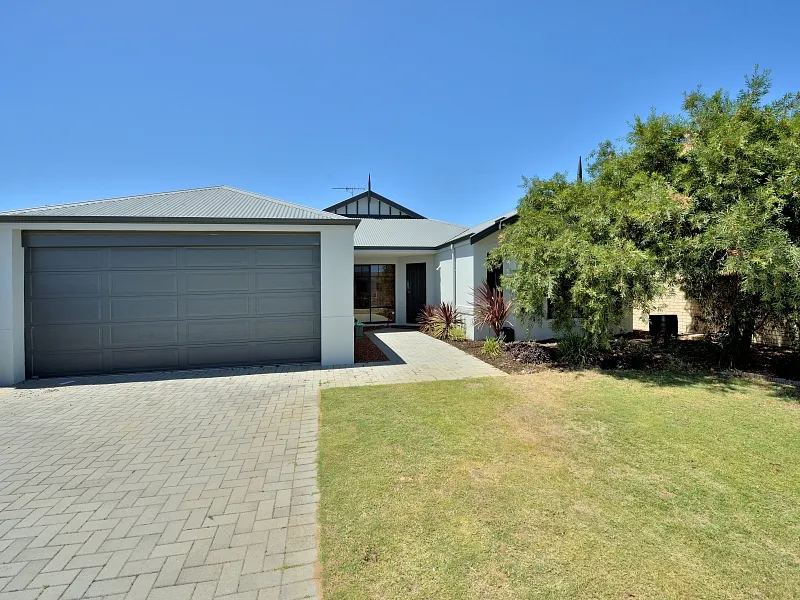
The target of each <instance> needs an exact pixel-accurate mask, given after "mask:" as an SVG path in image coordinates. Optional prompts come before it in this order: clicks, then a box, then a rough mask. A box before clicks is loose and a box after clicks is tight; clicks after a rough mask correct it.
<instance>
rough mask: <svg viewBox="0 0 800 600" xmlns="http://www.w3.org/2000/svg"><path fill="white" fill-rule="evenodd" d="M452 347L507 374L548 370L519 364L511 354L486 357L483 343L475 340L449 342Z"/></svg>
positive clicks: (538, 366) (502, 353) (540, 366)
mask: <svg viewBox="0 0 800 600" xmlns="http://www.w3.org/2000/svg"><path fill="white" fill-rule="evenodd" d="M447 343H448V344H450V345H451V346H455V347H456V348H458V349H459V350H462V351H464V352H466V353H467V354H471V355H472V356H474V357H475V358H479V359H481V360H482V361H483V362H485V363H489V364H490V365H492V366H493V367H497V368H498V369H500V370H501V371H504V372H505V373H512V374H513V373H535V372H537V371H541V370H542V369H545V368H547V366H543V365H529V364H524V363H521V362H517V361H516V360H514V359H513V358H512V357H511V354H510V353H509V352H501V353H500V355H499V356H486V355H485V354H484V353H483V352H482V350H483V342H475V341H473V340H464V341H463V342H452V341H447ZM550 345H554V344H542V346H550Z"/></svg>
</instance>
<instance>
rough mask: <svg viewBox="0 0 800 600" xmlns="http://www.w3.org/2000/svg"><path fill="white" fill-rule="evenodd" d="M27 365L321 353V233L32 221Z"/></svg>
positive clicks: (193, 363) (229, 360)
mask: <svg viewBox="0 0 800 600" xmlns="http://www.w3.org/2000/svg"><path fill="white" fill-rule="evenodd" d="M23 245H24V246H25V338H26V339H25V342H26V348H25V364H26V371H27V376H28V377H32V376H40V377H47V376H57V375H78V374H93V373H120V372H126V371H146V370H168V369H187V368H188V369H191V368H200V367H218V366H245V365H264V364H275V363H289V362H318V361H319V360H320V267H319V264H320V260H319V250H320V247H319V235H318V234H252V235H250V234H241V235H237V234H218V235H210V234H181V233H152V234H132V233H96V234H93V233H63V232H58V233H50V232H27V233H26V234H25V235H24V237H23Z"/></svg>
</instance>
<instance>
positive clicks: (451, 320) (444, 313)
mask: <svg viewBox="0 0 800 600" xmlns="http://www.w3.org/2000/svg"><path fill="white" fill-rule="evenodd" d="M417 321H418V322H419V324H420V331H422V332H423V333H428V334H430V335H432V336H433V337H435V338H438V339H440V340H446V339H449V338H450V334H451V333H452V331H453V330H454V329H457V328H459V327H461V326H462V325H463V324H464V317H463V315H462V314H461V311H459V310H458V309H457V308H456V307H455V306H454V305H453V304H451V303H450V302H442V303H441V304H439V305H437V306H432V305H430V304H428V305H426V306H425V307H424V308H423V309H422V310H421V311H419V316H418V317H417Z"/></svg>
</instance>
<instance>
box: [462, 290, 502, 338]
mask: <svg viewBox="0 0 800 600" xmlns="http://www.w3.org/2000/svg"><path fill="white" fill-rule="evenodd" d="M472 295H473V301H472V314H473V316H474V318H475V325H476V326H482V325H486V326H487V327H489V328H490V329H491V330H492V331H494V335H495V337H500V332H501V330H502V329H503V326H504V325H505V324H506V323H507V322H508V317H509V316H510V315H511V301H510V300H509V301H508V302H506V300H505V298H503V290H501V289H499V288H493V287H490V286H489V284H488V283H487V282H486V280H484V281H483V282H482V283H481V285H480V286H478V288H477V289H474V290H472Z"/></svg>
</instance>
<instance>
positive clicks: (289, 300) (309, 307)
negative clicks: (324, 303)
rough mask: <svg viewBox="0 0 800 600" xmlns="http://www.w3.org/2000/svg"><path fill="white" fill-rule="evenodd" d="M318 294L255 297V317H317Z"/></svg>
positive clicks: (263, 295)
mask: <svg viewBox="0 0 800 600" xmlns="http://www.w3.org/2000/svg"><path fill="white" fill-rule="evenodd" d="M319 301H320V299H319V292H306V293H284V294H262V295H259V296H257V297H256V315H257V316H259V317H261V316H270V315H297V316H300V315H306V316H308V315H315V314H316V315H318V314H319Z"/></svg>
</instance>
